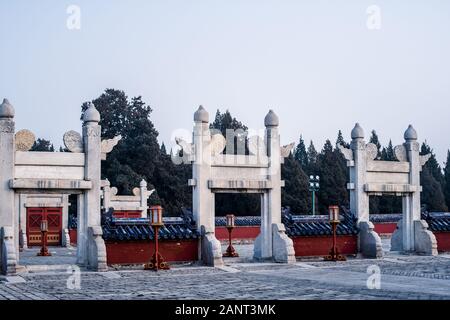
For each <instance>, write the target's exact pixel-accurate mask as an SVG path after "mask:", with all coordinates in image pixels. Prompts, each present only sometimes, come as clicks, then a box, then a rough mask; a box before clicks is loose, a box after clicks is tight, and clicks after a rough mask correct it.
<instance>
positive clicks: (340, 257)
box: [324, 249, 347, 261]
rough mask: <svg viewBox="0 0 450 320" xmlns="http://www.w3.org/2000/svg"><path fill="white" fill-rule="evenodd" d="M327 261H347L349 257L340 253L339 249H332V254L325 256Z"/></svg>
mask: <svg viewBox="0 0 450 320" xmlns="http://www.w3.org/2000/svg"><path fill="white" fill-rule="evenodd" d="M324 260H325V261H347V258H346V257H345V256H343V255H341V254H339V252H338V250H337V249H336V250H333V249H331V251H330V254H329V255H327V256H326V257H325V258H324Z"/></svg>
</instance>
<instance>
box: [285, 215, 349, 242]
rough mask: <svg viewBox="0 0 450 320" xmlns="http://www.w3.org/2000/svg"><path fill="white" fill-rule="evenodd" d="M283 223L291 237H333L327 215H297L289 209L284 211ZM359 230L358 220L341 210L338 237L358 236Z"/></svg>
mask: <svg viewBox="0 0 450 320" xmlns="http://www.w3.org/2000/svg"><path fill="white" fill-rule="evenodd" d="M282 222H283V223H284V225H285V227H286V233H287V235H288V236H289V237H305V236H326V235H332V232H333V231H332V229H331V225H330V222H329V220H328V216H327V215H317V216H311V215H296V214H293V213H291V212H290V209H289V208H286V209H284V210H283V216H282ZM357 233H358V228H357V226H356V219H355V218H354V217H353V216H352V215H351V214H350V213H349V212H348V211H347V210H345V209H341V219H340V223H339V224H338V226H337V228H336V234H337V235H356V234H357Z"/></svg>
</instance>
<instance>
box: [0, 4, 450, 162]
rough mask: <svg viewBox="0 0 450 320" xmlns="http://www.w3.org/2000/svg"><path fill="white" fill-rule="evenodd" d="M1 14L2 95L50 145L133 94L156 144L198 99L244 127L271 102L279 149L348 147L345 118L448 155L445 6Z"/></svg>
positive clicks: (449, 73)
mask: <svg viewBox="0 0 450 320" xmlns="http://www.w3.org/2000/svg"><path fill="white" fill-rule="evenodd" d="M70 5H77V6H79V8H80V10H81V20H80V21H81V24H80V27H81V28H80V29H79V30H69V29H68V28H67V25H66V23H67V19H68V17H69V14H68V13H67V12H66V10H67V8H68V7H69V6H70ZM370 5H377V6H378V7H379V8H380V10H381V29H380V30H370V29H369V28H368V27H367V24H366V22H367V19H368V14H367V13H366V10H367V8H368V7H369V6H370ZM0 14H1V18H0V40H1V42H0V45H1V49H0V52H1V53H0V72H1V77H0V97H1V98H3V97H6V98H8V99H9V100H10V102H11V104H13V105H14V107H15V110H16V126H17V130H19V129H22V128H27V129H30V130H31V131H33V132H34V133H35V134H36V136H37V137H43V138H46V139H50V140H51V141H52V142H53V143H54V144H55V146H56V147H59V145H61V144H62V135H63V134H64V132H66V131H68V130H71V129H75V130H77V131H80V130H81V123H80V121H79V116H80V105H81V103H82V102H84V101H88V100H92V99H94V98H96V97H98V96H99V95H100V94H101V93H102V92H103V91H104V89H105V88H115V89H121V90H124V91H125V92H126V93H127V94H128V95H129V96H130V97H131V96H137V95H142V97H143V100H144V101H145V102H147V103H148V104H150V105H151V106H152V108H153V110H154V111H153V114H152V117H151V119H152V121H153V122H154V124H155V126H156V128H157V130H158V131H159V133H160V136H159V138H160V141H164V142H165V143H166V144H167V145H171V144H172V143H171V142H170V139H171V136H172V133H173V132H174V131H176V130H179V129H184V130H187V131H188V132H189V131H191V130H192V116H193V112H194V111H195V110H196V108H197V107H198V105H200V104H202V105H203V106H204V107H205V108H206V109H207V110H208V111H209V112H210V117H211V118H213V117H214V114H215V111H216V109H217V108H220V109H222V110H225V109H229V110H230V111H231V113H232V114H233V115H234V116H236V117H237V118H238V119H239V120H241V121H243V122H244V123H245V124H247V125H248V126H249V127H250V128H252V129H260V128H263V120H264V116H265V114H266V113H267V111H268V109H269V107H270V108H272V109H274V111H275V112H276V113H277V114H278V116H279V117H280V125H281V126H280V132H281V139H282V142H283V143H286V144H287V143H289V142H292V141H297V140H298V137H299V135H300V134H303V136H304V138H305V140H307V142H308V141H309V140H310V139H312V140H314V142H315V144H316V147H317V148H318V149H320V148H321V147H322V145H323V143H324V141H325V139H326V138H330V139H331V140H332V141H333V142H334V141H335V138H336V134H337V131H338V130H339V129H341V130H343V132H344V135H345V138H346V139H347V140H349V136H350V131H351V129H352V128H353V126H354V124H355V122H360V123H361V125H362V127H363V128H364V129H365V131H366V137H367V139H368V136H369V133H370V131H371V130H372V129H376V130H377V132H378V134H379V136H380V138H381V141H382V143H383V144H387V142H388V140H389V138H392V140H393V143H394V144H400V143H402V142H403V132H404V131H405V129H406V128H407V126H408V124H410V123H411V124H413V125H414V126H415V128H416V129H417V131H418V133H419V139H420V140H421V141H423V140H425V139H426V140H427V141H428V142H429V144H430V145H431V146H432V147H433V148H434V149H435V152H436V153H437V155H438V160H439V161H440V162H441V164H442V162H444V161H445V156H446V152H447V150H448V149H449V148H450V139H449V137H450V125H449V124H450V90H449V89H450V1H448V0H421V1H419V0H409V1H407V0H404V1H401V0H390V1H365V0H346V1H338V0H330V1H318V0H309V1H300V0H293V1H280V0H278V1H276V0H267V1H263V0H254V1H251V0H239V1H238V0H222V1H216V0H204V1H200V0H197V1H192V0H179V1H175V0H172V1H167V0H165V1H163V0H160V1H149V0H142V1H137V0H135V1H133V0H128V1H124V0H122V1H118V0H117V1H113V0H89V1H87V0H86V1H81V0H78V1H77V0H72V1H63V0H52V1H50V0H40V1H32V0H29V1H21V0H0Z"/></svg>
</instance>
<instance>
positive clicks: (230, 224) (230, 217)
mask: <svg viewBox="0 0 450 320" xmlns="http://www.w3.org/2000/svg"><path fill="white" fill-rule="evenodd" d="M226 223H227V229H228V248H227V251H225V253H224V254H223V256H224V257H239V254H238V253H237V252H236V250H235V249H234V247H233V244H232V241H231V233H232V232H233V229H234V227H235V216H234V214H227V216H226Z"/></svg>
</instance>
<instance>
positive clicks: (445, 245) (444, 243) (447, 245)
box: [433, 232, 450, 252]
mask: <svg viewBox="0 0 450 320" xmlns="http://www.w3.org/2000/svg"><path fill="white" fill-rule="evenodd" d="M433 233H434V235H435V237H436V241H437V246H438V251H439V252H450V232H433Z"/></svg>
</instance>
